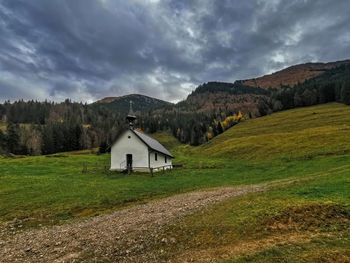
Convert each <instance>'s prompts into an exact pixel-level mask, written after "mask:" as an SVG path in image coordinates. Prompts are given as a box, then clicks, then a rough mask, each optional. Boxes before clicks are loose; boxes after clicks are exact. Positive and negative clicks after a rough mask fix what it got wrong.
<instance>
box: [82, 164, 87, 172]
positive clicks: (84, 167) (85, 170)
mask: <svg viewBox="0 0 350 263" xmlns="http://www.w3.org/2000/svg"><path fill="white" fill-rule="evenodd" d="M81 172H82V173H86V172H87V165H86V164H85V163H84V164H83V170H82V171H81Z"/></svg>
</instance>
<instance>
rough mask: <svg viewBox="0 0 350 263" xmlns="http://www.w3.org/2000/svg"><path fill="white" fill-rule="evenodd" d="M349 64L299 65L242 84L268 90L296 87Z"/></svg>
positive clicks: (339, 62) (341, 62) (348, 61)
mask: <svg viewBox="0 0 350 263" xmlns="http://www.w3.org/2000/svg"><path fill="white" fill-rule="evenodd" d="M349 63H350V60H342V61H336V62H329V63H305V64H299V65H295V66H291V67H288V68H285V69H282V70H280V71H277V72H274V73H272V74H269V75H265V76H262V77H259V78H253V79H246V80H242V83H243V84H245V85H248V86H252V87H260V88H263V89H268V88H269V87H271V88H278V87H280V86H281V85H289V86H294V85H296V84H297V83H302V82H304V81H305V80H307V79H310V78H313V77H316V76H318V75H320V74H322V73H323V72H325V71H326V70H328V69H332V68H335V67H338V66H340V65H343V64H349Z"/></svg>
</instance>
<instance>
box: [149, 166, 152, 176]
mask: <svg viewBox="0 0 350 263" xmlns="http://www.w3.org/2000/svg"><path fill="white" fill-rule="evenodd" d="M149 170H150V172H151V176H152V177H153V168H149Z"/></svg>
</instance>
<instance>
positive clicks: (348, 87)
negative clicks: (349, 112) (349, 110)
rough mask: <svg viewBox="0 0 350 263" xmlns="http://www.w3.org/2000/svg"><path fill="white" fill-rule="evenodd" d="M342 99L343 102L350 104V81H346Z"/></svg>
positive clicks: (343, 86)
mask: <svg viewBox="0 0 350 263" xmlns="http://www.w3.org/2000/svg"><path fill="white" fill-rule="evenodd" d="M341 100H342V102H343V103H345V104H347V105H350V82H349V81H347V82H344V83H343V85H342V89H341Z"/></svg>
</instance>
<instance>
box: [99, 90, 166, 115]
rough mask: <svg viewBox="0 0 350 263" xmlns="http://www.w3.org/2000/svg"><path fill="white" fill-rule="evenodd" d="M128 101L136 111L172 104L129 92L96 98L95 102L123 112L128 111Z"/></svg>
mask: <svg viewBox="0 0 350 263" xmlns="http://www.w3.org/2000/svg"><path fill="white" fill-rule="evenodd" d="M130 101H132V102H133V109H134V111H136V112H144V111H149V110H153V109H156V108H160V107H166V106H169V105H172V103H170V102H167V101H163V100H159V99H156V98H151V97H148V96H145V95H140V94H130V95H125V96H121V97H106V98H103V99H101V100H98V101H97V102H95V104H103V105H105V106H106V107H107V108H108V109H111V110H114V111H118V112H119V113H122V114H125V113H127V112H128V111H129V105H130Z"/></svg>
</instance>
